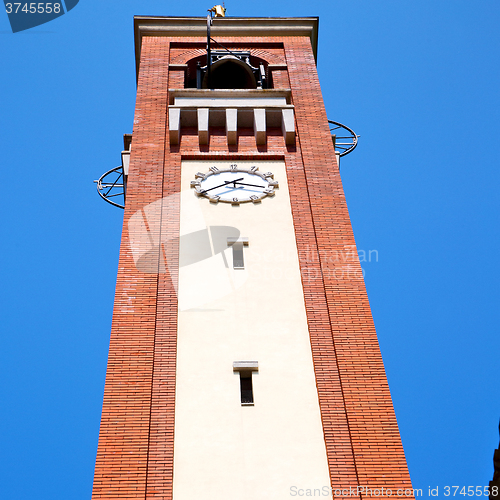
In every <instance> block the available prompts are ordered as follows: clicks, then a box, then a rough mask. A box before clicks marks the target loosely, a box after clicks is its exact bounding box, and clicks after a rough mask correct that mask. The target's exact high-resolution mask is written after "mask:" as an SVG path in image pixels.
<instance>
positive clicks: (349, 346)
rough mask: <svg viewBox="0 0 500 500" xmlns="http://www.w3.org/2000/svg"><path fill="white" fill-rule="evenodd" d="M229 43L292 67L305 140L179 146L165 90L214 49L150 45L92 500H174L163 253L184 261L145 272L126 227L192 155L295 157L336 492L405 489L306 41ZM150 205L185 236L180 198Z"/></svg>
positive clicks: (172, 186) (284, 82) (163, 230)
mask: <svg viewBox="0 0 500 500" xmlns="http://www.w3.org/2000/svg"><path fill="white" fill-rule="evenodd" d="M219 41H220V42H221V43H223V44H224V45H228V44H234V45H233V46H232V47H233V48H234V47H235V46H236V45H237V46H238V48H242V49H246V48H250V49H251V51H252V53H253V54H254V55H257V56H259V57H262V58H264V59H266V60H267V61H268V62H269V63H271V64H285V63H286V64H287V65H288V71H284V70H281V69H279V70H276V71H274V73H273V79H274V83H275V88H288V87H291V89H292V99H293V104H294V105H295V117H296V126H297V132H298V138H297V144H296V146H293V147H290V146H288V147H287V146H285V143H284V140H283V137H282V136H281V133H280V131H278V130H276V131H273V130H270V131H269V134H268V139H267V144H266V145H265V146H259V147H256V144H255V138H254V136H253V133H252V131H251V130H242V131H240V132H239V138H238V144H237V146H232V147H230V149H229V150H228V146H227V142H226V136H225V132H224V130H223V129H211V131H210V144H209V145H208V146H203V147H201V148H200V146H199V145H198V137H197V135H196V133H195V131H194V130H192V131H189V130H185V131H183V133H182V134H181V142H180V145H179V146H175V147H172V148H171V147H170V146H169V143H168V141H167V140H166V138H168V130H167V126H168V122H167V102H168V99H167V97H168V96H167V89H169V88H179V87H180V86H182V81H183V73H182V71H179V70H178V69H177V70H175V69H174V70H172V71H169V70H168V64H169V61H170V62H172V63H173V64H174V63H175V64H184V63H187V61H188V60H189V59H191V58H193V57H196V56H197V55H199V53H200V49H199V47H200V45H199V44H200V43H204V40H203V39H202V38H182V39H181V42H182V43H178V42H179V39H177V40H175V39H171V38H167V37H144V38H143V41H142V51H141V65H140V73H139V80H138V90H137V102H136V111H135V118H134V132H133V141H132V151H131V164H130V173H129V180H128V191H127V204H126V209H125V214H124V225H123V236H122V243H121V248H120V260H119V270H118V279H117V286H116V297H115V307H114V313H113V325H112V332H111V342H110V351H109V361H108V370H107V374H106V386H105V393H104V403H103V412H102V421H101V431H100V435H99V447H98V452H97V459H96V470H95V479H94V491H93V498H94V499H98V498H99V499H101V498H106V499H115V500H117V499H120V498H127V499H131V498H146V499H153V498H162V499H170V498H172V478H173V451H174V450H173V438H174V404H175V360H176V329H177V299H176V294H175V284H176V283H175V282H176V275H175V273H172V270H171V268H170V272H166V271H165V269H163V268H162V267H161V262H163V257H164V255H163V253H164V252H168V253H169V262H170V263H172V262H175V259H176V257H177V255H176V252H177V249H176V247H175V245H174V246H172V247H168V245H163V247H161V246H160V247H159V248H156V249H153V251H150V252H149V254H148V258H149V260H150V262H149V263H148V268H149V269H152V268H153V269H154V268H156V269H158V270H159V271H161V272H159V273H158V272H152V273H144V272H141V271H139V270H137V268H136V267H135V264H134V260H133V256H132V254H131V250H130V241H129V234H128V222H129V220H130V217H132V216H133V215H134V214H136V213H137V211H139V210H141V209H143V208H144V207H145V206H147V205H149V206H150V207H151V205H150V204H151V203H153V202H158V201H159V200H161V199H163V198H165V197H168V196H169V195H171V194H175V193H177V192H179V190H180V163H181V158H182V157H185V158H201V157H203V158H207V159H208V158H217V157H222V158H224V159H238V158H241V159H250V158H254V159H257V158H268V159H275V158H284V159H285V163H286V167H287V175H288V182H289V186H290V196H291V203H292V212H293V219H294V225H295V232H296V237H297V247H298V251H299V261H300V267H301V273H302V280H303V286H304V296H305V305H306V312H307V319H308V324H309V330H310V337H311V347H312V352H313V361H314V369H315V373H316V382H317V388H318V394H319V403H320V409H321V417H322V421H323V428H324V434H325V443H326V448H327V455H328V464H329V469H330V475H331V485H332V487H333V488H334V489H336V488H346V487H347V488H349V486H351V487H353V488H355V487H356V486H357V485H358V484H359V485H362V486H368V487H370V488H372V489H373V488H380V487H382V486H383V487H385V488H392V489H393V490H396V489H398V488H409V487H411V484H410V479H409V475H408V470H407V466H406V461H405V458H404V452H403V448H402V445H401V441H400V437H399V431H398V427H397V423H396V418H395V415H394V410H393V407H392V402H391V397H390V394H389V389H388V385H387V380H386V377H385V372H384V367H383V363H382V358H381V355H380V350H379V347H378V342H377V337H376V334H375V329H374V326H373V320H372V317H371V312H370V308H369V303H368V299H367V296H366V291H365V286H364V282H363V279H362V275H361V267H360V264H359V261H358V259H357V255H356V253H355V251H353V249H354V248H355V246H354V245H355V242H354V237H353V234H352V228H351V224H350V220H349V215H348V212H347V206H346V203H345V197H344V193H343V189H342V183H341V180H340V175H339V171H338V166H337V164H336V160H335V155H334V151H333V145H332V141H331V137H330V132H329V128H328V124H327V119H326V113H325V109H324V105H323V101H322V96H321V90H320V87H319V82H318V78H317V74H316V70H315V64H314V59H313V55H312V51H311V45H310V42H309V39H307V38H299V37H289V38H280V39H278V38H273V37H268V38H262V37H261V38H257V37H256V38H250V37H248V38H245V37H239V38H235V37H226V38H220V37H219ZM171 42H175V43H174V44H172V45H171ZM259 44H260V45H259ZM280 47H282V48H280ZM229 154H230V155H231V156H229ZM152 206H153V210H152V214H149V216H148V220H147V222H148V224H149V227H148V229H149V231H150V233H151V234H152V239H153V240H156V241H158V242H159V241H166V240H167V239H168V236H172V235H173V236H175V233H176V230H177V227H178V207H176V205H175V203H174V204H173V205H172V204H169V206H168V210H167V208H166V207H165V206H163V205H162V203H161V201H160V202H159V203H156V204H154V205H152ZM150 210H151V208H150ZM167 220H168V224H167V223H166V221H167ZM167 233H168V234H167ZM335 257H339V258H338V259H337V260H335ZM346 258H347V261H345V259H346ZM320 486H322V485H320Z"/></svg>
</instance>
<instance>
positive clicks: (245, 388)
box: [240, 372, 253, 406]
mask: <svg viewBox="0 0 500 500" xmlns="http://www.w3.org/2000/svg"><path fill="white" fill-rule="evenodd" d="M240 392H241V405H242V406H250V405H253V388H252V372H240Z"/></svg>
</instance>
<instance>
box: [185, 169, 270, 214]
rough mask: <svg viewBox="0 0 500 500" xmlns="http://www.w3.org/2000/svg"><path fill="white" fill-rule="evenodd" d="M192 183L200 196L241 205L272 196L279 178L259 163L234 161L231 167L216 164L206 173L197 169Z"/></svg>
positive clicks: (215, 201)
mask: <svg viewBox="0 0 500 500" xmlns="http://www.w3.org/2000/svg"><path fill="white" fill-rule="evenodd" d="M191 187H193V188H194V189H195V192H196V194H197V195H198V196H202V197H205V198H208V199H209V200H210V201H211V202H214V203H217V202H219V201H222V202H225V203H232V204H233V205H239V204H240V203H246V202H249V201H251V202H253V203H258V202H260V201H261V200H262V199H263V198H265V197H266V196H273V195H274V188H276V187H278V182H277V181H275V180H274V174H273V173H272V172H266V173H261V172H259V167H257V166H250V167H248V168H245V167H238V165H237V164H236V163H234V164H232V165H230V166H228V167H225V166H224V167H221V166H217V165H213V166H212V167H210V170H209V171H208V172H207V173H202V172H199V173H197V174H196V176H195V180H194V181H191Z"/></svg>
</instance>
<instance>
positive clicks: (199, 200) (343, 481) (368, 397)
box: [92, 6, 411, 500]
mask: <svg viewBox="0 0 500 500" xmlns="http://www.w3.org/2000/svg"><path fill="white" fill-rule="evenodd" d="M218 7H220V6H218ZM213 12H214V13H215V17H213V18H212V17H211V16H209V18H208V19H205V18H198V17H136V18H135V19H134V29H135V49H136V64H137V101H136V108H135V117H134V129H133V134H132V137H131V138H130V137H127V140H126V147H125V151H124V152H123V154H122V156H123V177H124V180H125V181H126V182H123V183H122V184H123V186H124V188H125V187H126V202H125V203H124V208H125V211H124V223H123V234H122V242H121V248H120V258H119V267H118V277H117V285H116V296H115V305H114V312H113V323H112V331H111V341H110V350H109V360H108V368H107V374H106V385H105V391H104V403H103V410H102V420H101V429H100V434H99V446H98V451H97V459H96V469H95V478H94V488H93V497H92V498H93V499H94V500H97V499H110V500H111V499H113V500H118V499H131V498H141V499H148V500H149V499H156V498H158V499H160V498H161V499H167V498H174V499H175V500H195V499H196V500H199V499H200V498H204V499H213V500H240V499H241V500H243V499H245V500H246V499H252V498H259V499H273V500H276V499H283V500H285V499H288V498H289V497H293V496H323V497H324V496H330V495H333V496H334V497H335V498H350V497H359V498H365V497H366V498H368V497H371V496H378V497H391V496H397V495H399V496H411V494H410V493H409V492H411V483H410V478H409V474H408V469H407V465H406V461H405V456H404V452H403V448H402V445H401V440H400V436H399V431H398V426H397V422H396V417H395V415H394V409H393V405H392V401H391V396H390V393H389V388H388V385H387V380H386V376H385V371H384V366H383V362H382V357H381V354H380V350H379V346H378V342H377V336H376V333H375V329H374V325H373V319H372V316H371V312H370V306H369V303H368V298H367V295H366V290H365V286H364V282H363V276H362V271H361V267H360V264H359V260H358V256H357V251H356V246H355V241H354V237H353V233H352V228H351V224H350V220H349V215H348V212H347V206H346V201H345V196H344V192H343V189H342V183H341V179H340V174H339V166H338V155H336V152H335V147H334V141H332V135H331V132H330V129H329V124H328V120H327V116H326V112H325V108H324V104H323V100H322V96H321V90H320V85H319V81H318V77H317V72H316V64H315V58H316V48H317V33H318V19H317V18H226V17H222V16H223V9H222V8H219V9H217V8H214V9H213ZM115 170H116V169H115ZM99 182H101V181H99ZM100 185H101V188H102V183H101V184H100ZM98 187H99V185H98ZM389 490H390V491H389ZM398 490H399V491H400V492H405V493H403V494H402V495H401V494H399V493H396V492H397V491H398Z"/></svg>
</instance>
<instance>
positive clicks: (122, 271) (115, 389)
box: [92, 37, 177, 500]
mask: <svg viewBox="0 0 500 500" xmlns="http://www.w3.org/2000/svg"><path fill="white" fill-rule="evenodd" d="M167 47H168V45H167V40H166V39H164V38H153V37H148V38H144V39H143V43H142V53H141V66H140V74H139V81H138V88H137V102H136V110H135V118H134V133H133V140H132V149H131V158H130V171H129V178H128V186H127V203H126V208H125V213H124V220H123V232H122V241H121V247H120V259H119V264H118V277H117V284H116V295H115V305H114V311H113V323H112V329H111V340H110V348H109V358H108V368H107V373H106V384H105V389H104V402H103V410H102V418H101V429H100V433H99V445H98V450H97V459H96V468H95V476H94V487H93V495H92V498H93V499H94V500H96V499H113V500H117V499H120V498H127V499H132V498H142V499H144V496H145V489H146V470H147V469H146V468H147V460H148V443H149V432H150V415H151V392H152V377H153V356H154V353H155V330H156V328H157V294H158V289H159V286H158V272H159V270H160V265H161V261H160V259H159V256H160V255H159V251H160V247H159V245H158V242H159V241H160V237H161V235H160V227H161V216H162V214H161V201H160V203H158V201H159V200H161V198H162V196H163V183H164V179H163V169H164V141H165V127H166V106H167V80H166V78H167V75H168V57H167V55H168V51H167V50H166V48H167ZM137 224H139V225H140V224H142V225H143V227H144V232H143V233H142V236H144V235H145V236H146V237H141V234H139V236H138V235H137V234H136V233H131V232H129V229H130V228H131V227H132V225H134V227H136V226H137ZM132 249H135V253H134V252H133V251H132ZM160 288H161V285H160ZM176 309H177V307H176V306H175V310H176ZM172 432H173V430H172Z"/></svg>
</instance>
